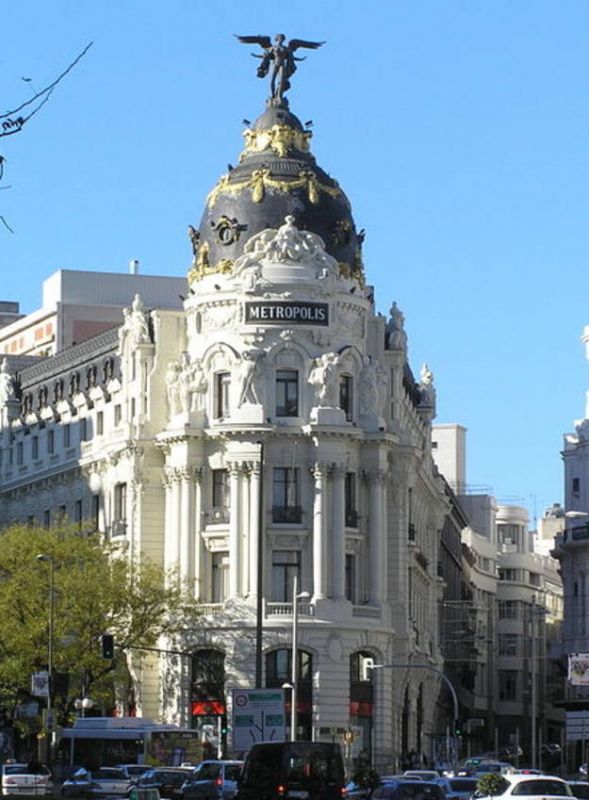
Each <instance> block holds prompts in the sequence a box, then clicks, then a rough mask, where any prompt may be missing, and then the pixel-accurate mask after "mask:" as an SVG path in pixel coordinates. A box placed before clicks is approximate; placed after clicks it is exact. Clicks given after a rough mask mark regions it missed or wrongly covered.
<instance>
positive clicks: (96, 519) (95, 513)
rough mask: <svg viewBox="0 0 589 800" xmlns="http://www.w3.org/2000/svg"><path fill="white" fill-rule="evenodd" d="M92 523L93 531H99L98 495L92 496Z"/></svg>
mask: <svg viewBox="0 0 589 800" xmlns="http://www.w3.org/2000/svg"><path fill="white" fill-rule="evenodd" d="M91 517H92V522H93V524H94V529H95V530H99V529H100V495H99V494H93V495H92V512H91Z"/></svg>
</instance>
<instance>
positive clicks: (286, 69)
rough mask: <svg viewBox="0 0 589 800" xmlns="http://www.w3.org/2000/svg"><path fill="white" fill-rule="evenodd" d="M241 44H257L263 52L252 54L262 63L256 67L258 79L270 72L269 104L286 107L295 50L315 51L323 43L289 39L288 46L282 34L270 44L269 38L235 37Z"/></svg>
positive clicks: (294, 60) (294, 64) (299, 59)
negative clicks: (300, 48) (286, 94)
mask: <svg viewBox="0 0 589 800" xmlns="http://www.w3.org/2000/svg"><path fill="white" fill-rule="evenodd" d="M237 38H238V39H239V41H240V42H241V43H242V44H258V45H260V47H261V48H262V50H263V51H264V53H263V54H262V55H258V54H257V53H252V55H253V56H254V58H260V59H261V61H262V63H261V64H260V66H259V67H258V72H257V75H258V78H265V77H266V75H267V74H268V73H269V72H270V102H271V103H272V104H274V105H286V104H287V102H288V101H287V100H286V98H285V97H284V94H285V93H286V92H287V91H288V90H289V89H290V78H291V77H292V76H293V74H294V73H295V72H296V69H297V65H296V62H297V61H304V60H305V59H304V58H297V57H296V56H295V50H298V49H299V47H304V48H307V49H308V50H317V48H318V47H321V45H322V44H325V42H307V41H305V40H304V39H291V40H290V42H288V44H287V43H286V37H285V35H284V34H283V33H277V34H276V36H275V37H274V42H272V40H271V38H270V37H269V36H237Z"/></svg>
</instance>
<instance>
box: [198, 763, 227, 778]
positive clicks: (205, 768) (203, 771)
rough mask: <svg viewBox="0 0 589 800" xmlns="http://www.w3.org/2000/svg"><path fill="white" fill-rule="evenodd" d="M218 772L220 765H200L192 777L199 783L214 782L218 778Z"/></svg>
mask: <svg viewBox="0 0 589 800" xmlns="http://www.w3.org/2000/svg"><path fill="white" fill-rule="evenodd" d="M220 772H221V765H220V764H201V766H200V767H199V769H198V773H197V774H196V775H195V776H194V777H195V778H196V779H197V780H199V781H206V780H214V779H215V778H218V777H219V773H220Z"/></svg>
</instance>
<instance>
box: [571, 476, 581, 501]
mask: <svg viewBox="0 0 589 800" xmlns="http://www.w3.org/2000/svg"><path fill="white" fill-rule="evenodd" d="M572 489H573V497H579V496H580V494H581V479H580V478H573V487H572Z"/></svg>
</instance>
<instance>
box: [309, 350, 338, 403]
mask: <svg viewBox="0 0 589 800" xmlns="http://www.w3.org/2000/svg"><path fill="white" fill-rule="evenodd" d="M339 362H340V358H339V356H338V355H337V353H323V355H321V356H319V358H316V359H315V366H314V367H313V369H312V370H311V373H310V375H309V383H310V384H311V386H314V387H315V390H316V392H317V405H318V406H319V407H323V408H337V407H338V406H339V398H338V386H339V384H338V381H337V367H338V364H339Z"/></svg>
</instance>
